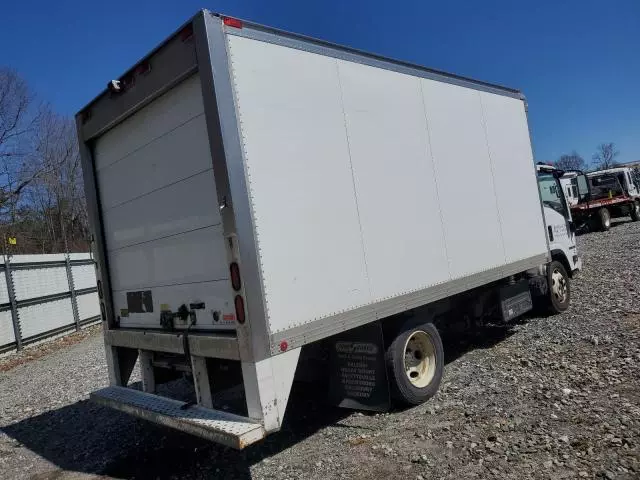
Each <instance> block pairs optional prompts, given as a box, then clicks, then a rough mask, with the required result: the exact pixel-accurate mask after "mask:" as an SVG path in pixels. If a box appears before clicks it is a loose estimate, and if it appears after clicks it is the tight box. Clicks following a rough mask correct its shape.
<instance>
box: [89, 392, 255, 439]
mask: <svg viewBox="0 0 640 480" xmlns="http://www.w3.org/2000/svg"><path fill="white" fill-rule="evenodd" d="M91 399H92V400H93V401H95V402H97V403H100V404H102V405H106V406H107V407H111V408H115V409H116V410H120V411H123V412H126V413H129V414H131V415H134V416H136V417H140V418H143V419H145V420H149V421H151V422H155V423H158V424H160V425H164V426H167V427H171V428H175V429H176V430H181V431H183V432H187V433H190V434H192V435H197V436H199V437H202V438H204V439H206V440H210V441H212V442H215V443H220V444H223V445H227V446H229V447H232V448H236V449H242V448H244V447H246V446H248V445H251V444H252V443H255V442H257V441H259V440H261V439H263V438H264V437H265V431H264V428H263V426H262V424H261V423H259V422H257V421H255V420H251V419H250V418H247V417H241V416H239V415H234V414H231V413H227V412H223V411H220V410H212V409H209V408H204V407H201V406H198V405H193V406H188V407H186V408H185V406H186V405H187V404H186V403H185V402H181V401H179V400H173V399H171V398H166V397H161V396H159V395H153V394H151V393H145V392H141V391H139V390H134V389H132V388H126V387H107V388H103V389H102V390H98V391H96V392H93V393H92V394H91Z"/></svg>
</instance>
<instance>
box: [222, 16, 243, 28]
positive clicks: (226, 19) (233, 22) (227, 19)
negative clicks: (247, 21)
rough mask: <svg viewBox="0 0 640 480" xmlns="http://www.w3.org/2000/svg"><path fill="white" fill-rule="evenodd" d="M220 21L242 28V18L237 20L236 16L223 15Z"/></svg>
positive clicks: (228, 25) (229, 25)
mask: <svg viewBox="0 0 640 480" xmlns="http://www.w3.org/2000/svg"><path fill="white" fill-rule="evenodd" d="M222 23H224V24H225V25H226V26H227V27H234V28H242V20H238V19H237V18H230V17H224V18H223V19H222Z"/></svg>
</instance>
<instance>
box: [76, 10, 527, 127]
mask: <svg viewBox="0 0 640 480" xmlns="http://www.w3.org/2000/svg"><path fill="white" fill-rule="evenodd" d="M205 14H208V15H212V16H215V17H219V18H221V19H227V24H228V25H229V26H230V27H232V28H239V29H242V28H244V27H248V28H251V29H252V30H254V31H255V32H263V33H273V34H277V35H278V36H281V37H282V39H283V40H282V45H285V46H286V45H288V44H293V43H295V42H296V41H302V42H305V44H313V45H314V46H315V47H316V48H317V49H318V50H315V49H314V50H312V51H317V52H318V53H322V54H325V55H326V54H329V55H331V56H335V55H336V54H341V55H344V57H340V58H345V59H348V60H353V61H356V62H358V63H363V59H365V58H366V59H367V60H368V62H371V63H370V64H372V65H375V66H379V67H382V68H389V69H390V70H394V71H398V72H403V71H408V72H410V73H411V74H415V73H416V72H417V71H420V72H422V73H423V74H424V78H431V79H434V80H439V81H444V82H450V83H453V84H455V85H461V86H467V87H470V88H475V89H478V90H482V91H487V92H491V93H496V94H499V95H507V96H510V97H514V98H520V99H522V100H525V96H524V94H523V93H522V91H520V90H519V89H516V88H511V87H507V86H505V85H500V84H497V83H491V82H485V81H482V80H477V79H473V78H470V77H466V76H464V75H458V74H455V73H450V72H445V71H443V70H438V69H434V68H429V67H426V66H423V65H420V64H417V63H412V62H408V61H402V60H395V59H393V58H390V57H385V56H382V55H378V54H375V53H372V52H368V51H365V50H359V49H357V48H352V47H348V46H344V45H340V44H337V43H333V42H329V41H326V40H321V39H317V38H314V37H309V36H306V35H302V34H298V33H293V32H289V31H287V30H280V29H277V28H273V27H268V26H266V25H262V24H259V23H254V22H251V21H248V20H244V19H237V18H235V17H230V16H226V15H224V14H222V13H217V12H211V11H209V10H206V9H203V10H201V11H200V12H198V13H197V14H196V15H194V16H193V17H191V18H190V19H189V20H188V21H186V22H185V23H183V24H182V26H181V27H180V28H178V29H177V30H175V31H174V32H173V33H172V34H171V35H169V36H168V37H167V38H166V39H165V40H163V41H162V42H160V43H159V44H158V45H157V46H156V47H155V48H154V49H153V50H151V51H150V52H149V53H148V54H147V55H145V56H143V57H142V58H141V59H140V60H139V61H138V62H136V63H135V64H134V66H133V67H131V68H129V69H127V70H126V71H125V72H124V73H123V74H122V75H120V76H118V77H116V78H117V79H120V81H122V79H126V78H127V77H129V76H131V75H133V74H135V72H136V69H137V68H138V66H140V65H143V64H144V63H145V62H147V61H148V60H149V59H151V57H153V56H154V55H155V54H156V53H157V52H158V51H159V50H160V49H162V47H164V46H165V45H166V44H167V42H169V41H170V40H171V39H173V38H175V37H176V36H178V35H181V34H183V35H188V34H192V33H193V31H192V28H191V25H192V22H193V21H194V20H195V19H196V18H197V17H198V16H199V15H205ZM228 20H233V22H229V21H228ZM254 38H260V39H263V40H266V41H273V39H272V38H269V39H265V38H264V37H262V36H261V35H260V33H256V34H255V35H254ZM285 39H286V40H285ZM337 51H339V53H338V52H337ZM351 55H353V56H355V57H352V56H351ZM347 56H348V57H347ZM378 62H380V63H378ZM394 67H395V68H394ZM405 69H406V70H405ZM107 83H110V80H107ZM110 93H111V91H110V89H109V87H107V88H105V89H104V90H103V91H102V92H101V93H99V94H98V95H96V96H95V97H94V98H93V99H92V100H91V101H89V102H88V103H87V104H86V105H84V106H83V107H82V108H81V109H80V110H79V111H78V115H82V113H83V112H86V111H87V109H90V108H91V107H92V106H93V105H94V104H95V103H96V102H97V101H98V100H99V99H100V98H102V97H104V96H105V95H109V94H110Z"/></svg>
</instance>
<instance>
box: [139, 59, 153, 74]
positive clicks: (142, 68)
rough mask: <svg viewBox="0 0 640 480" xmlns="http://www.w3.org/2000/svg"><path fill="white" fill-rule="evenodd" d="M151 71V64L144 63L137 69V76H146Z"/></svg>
mask: <svg viewBox="0 0 640 480" xmlns="http://www.w3.org/2000/svg"><path fill="white" fill-rule="evenodd" d="M150 71H151V64H150V63H149V62H142V63H141V64H140V65H138V66H137V67H136V74H137V75H145V74H147V73H149V72H150Z"/></svg>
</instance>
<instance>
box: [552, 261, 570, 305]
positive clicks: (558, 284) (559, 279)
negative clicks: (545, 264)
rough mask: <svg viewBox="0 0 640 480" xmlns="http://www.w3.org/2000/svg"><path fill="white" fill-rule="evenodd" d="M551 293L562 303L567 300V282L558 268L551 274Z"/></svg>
mask: <svg viewBox="0 0 640 480" xmlns="http://www.w3.org/2000/svg"><path fill="white" fill-rule="evenodd" d="M551 293H552V294H553V296H554V297H555V298H556V299H557V300H558V302H560V303H564V302H565V301H566V299H567V280H566V279H565V278H564V275H563V274H562V272H561V271H560V270H558V269H557V268H556V269H554V270H553V273H552V274H551Z"/></svg>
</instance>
